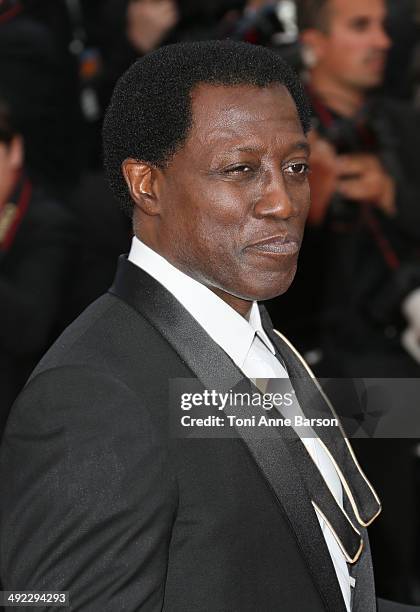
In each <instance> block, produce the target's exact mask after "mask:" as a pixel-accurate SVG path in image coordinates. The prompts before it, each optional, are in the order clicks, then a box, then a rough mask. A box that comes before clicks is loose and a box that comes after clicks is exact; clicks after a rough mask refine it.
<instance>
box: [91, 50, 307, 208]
mask: <svg viewBox="0 0 420 612" xmlns="http://www.w3.org/2000/svg"><path fill="white" fill-rule="evenodd" d="M201 83H208V84H214V85H232V86H234V85H251V86H256V87H266V86H268V85H270V84H271V83H279V84H282V85H284V86H285V87H287V89H288V90H289V92H290V94H291V96H292V97H293V99H294V101H295V103H296V107H297V111H298V114H299V117H300V121H301V123H302V128H303V130H304V132H305V133H306V132H307V131H308V130H309V128H310V113H309V108H308V104H307V101H306V97H305V94H304V92H303V88H302V85H301V83H300V81H299V79H298V77H297V76H296V74H295V73H294V71H293V70H292V68H291V67H290V66H289V65H288V64H287V63H286V62H285V61H284V60H283V59H282V58H281V57H280V56H279V55H277V54H276V53H274V52H273V51H270V50H269V49H266V48H264V47H260V46H257V45H251V44H247V43H240V42H233V41H230V40H224V41H215V40H212V41H203V42H192V43H178V44H175V45H168V46H165V47H162V48H160V49H158V50H157V51H153V52H152V53H150V54H148V55H146V56H144V57H143V58H141V59H139V60H137V61H136V62H135V63H134V64H133V65H132V66H131V67H130V68H129V69H128V70H127V72H125V74H123V76H122V77H121V78H120V80H119V81H118V83H117V85H116V87H115V90H114V93H113V95H112V99H111V102H110V105H109V107H108V110H107V112H106V115H105V120H104V125H103V143H104V162H105V170H106V173H107V177H108V180H109V183H110V186H111V189H112V191H113V194H114V195H115V196H116V197H117V199H118V200H119V202H120V204H121V206H122V208H123V210H124V211H125V212H127V213H128V214H129V215H130V216H131V215H132V212H133V202H132V200H131V198H130V195H129V192H128V188H127V186H126V183H125V180H124V177H123V174H122V171H121V164H122V162H123V161H124V160H125V159H127V158H128V157H132V158H134V159H138V160H141V161H144V162H146V163H150V164H151V165H154V166H156V167H164V166H165V165H166V164H167V163H168V162H169V161H170V159H171V156H173V154H174V153H175V152H176V151H177V149H179V147H180V146H182V144H183V143H184V142H185V140H186V138H187V136H188V131H189V128H190V126H191V121H192V111H191V92H192V90H193V89H194V87H196V86H197V85H199V84H201Z"/></svg>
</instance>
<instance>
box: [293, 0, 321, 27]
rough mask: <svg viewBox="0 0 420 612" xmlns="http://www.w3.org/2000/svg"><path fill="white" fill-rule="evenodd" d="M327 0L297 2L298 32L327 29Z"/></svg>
mask: <svg viewBox="0 0 420 612" xmlns="http://www.w3.org/2000/svg"><path fill="white" fill-rule="evenodd" d="M328 4H329V0H297V2H296V9H297V24H298V28H299V32H303V31H304V30H312V29H313V30H320V31H321V32H325V31H327V29H328V9H329V6H328Z"/></svg>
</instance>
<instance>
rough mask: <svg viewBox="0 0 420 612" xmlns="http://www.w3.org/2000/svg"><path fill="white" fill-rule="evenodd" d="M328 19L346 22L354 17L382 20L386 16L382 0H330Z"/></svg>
mask: <svg viewBox="0 0 420 612" xmlns="http://www.w3.org/2000/svg"><path fill="white" fill-rule="evenodd" d="M329 6H330V16H331V17H330V18H331V19H333V20H334V18H336V19H340V20H348V19H353V18H354V17H368V18H370V19H371V18H379V19H383V18H384V16H385V14H386V6H385V1H384V0H351V1H350V2H349V0H330V2H329Z"/></svg>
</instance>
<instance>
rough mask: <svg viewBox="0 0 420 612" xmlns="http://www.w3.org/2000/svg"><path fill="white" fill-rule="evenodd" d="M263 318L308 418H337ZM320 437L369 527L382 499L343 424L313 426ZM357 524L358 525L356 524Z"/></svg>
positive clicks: (361, 519) (310, 375) (291, 349)
mask: <svg viewBox="0 0 420 612" xmlns="http://www.w3.org/2000/svg"><path fill="white" fill-rule="evenodd" d="M260 312H261V318H262V321H263V324H264V329H265V330H266V332H267V334H268V335H269V337H270V339H271V340H272V342H273V344H274V345H275V347H276V349H277V351H278V352H279V354H280V355H281V357H282V359H283V360H284V362H285V365H286V369H287V371H288V373H289V376H290V378H291V380H292V382H293V386H295V388H296V394H297V395H298V399H299V400H300V402H301V406H302V407H303V410H304V412H306V414H307V415H308V416H313V417H323V416H328V417H331V416H334V417H336V418H337V419H338V416H337V414H336V413H335V411H334V408H333V407H332V406H331V404H330V403H329V400H328V398H327V397H326V396H325V394H324V393H323V391H322V389H321V387H319V385H318V383H317V381H316V378H315V377H314V375H313V373H312V372H311V371H310V370H309V367H308V366H307V365H306V364H305V362H304V360H303V358H302V357H301V356H300V355H299V353H298V352H297V351H296V349H294V347H292V345H291V344H290V343H289V342H288V341H287V340H286V338H284V337H282V336H281V334H279V333H278V332H277V333H275V332H274V330H273V327H272V324H271V320H270V317H269V315H268V313H267V311H266V309H265V308H264V306H260ZM314 430H315V431H316V434H317V436H318V437H319V438H320V440H321V441H322V442H323V443H324V445H325V447H326V450H327V451H328V449H331V451H332V455H331V453H329V454H330V456H331V457H332V459H333V460H334V457H337V458H339V460H340V461H339V463H340V465H338V463H336V462H335V461H334V463H335V465H336V469H337V472H338V473H339V475H340V480H341V482H342V485H343V487H344V489H345V491H346V493H347V495H348V497H349V499H350V502H351V505H352V509H353V512H354V514H355V516H356V518H357V523H359V525H361V526H362V527H367V526H369V525H370V524H371V523H372V522H373V521H374V520H375V519H376V518H377V516H379V514H380V512H381V503H380V500H379V498H378V496H377V494H376V492H375V490H374V488H373V487H372V485H371V483H370V482H369V480H368V479H367V478H366V476H365V474H364V473H363V471H362V469H361V467H360V466H359V464H358V462H357V460H356V457H355V455H354V452H353V449H352V447H351V444H350V442H349V441H348V440H347V439H346V438H345V433H344V431H343V430H342V427H341V425H339V426H338V427H337V428H332V427H327V428H324V427H318V428H317V427H314ZM357 523H356V524H357Z"/></svg>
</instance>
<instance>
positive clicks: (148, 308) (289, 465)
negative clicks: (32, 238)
mask: <svg viewBox="0 0 420 612" xmlns="http://www.w3.org/2000/svg"><path fill="white" fill-rule="evenodd" d="M110 293H112V294H113V295H115V296H117V297H119V298H120V299H122V300H124V301H125V302H127V303H128V304H129V305H131V306H132V307H133V308H134V309H135V310H137V311H138V312H139V313H141V314H142V315H143V316H144V317H145V318H146V319H147V320H148V321H149V323H150V324H151V325H152V326H153V327H154V328H155V329H156V330H157V331H159V333H160V334H161V335H162V336H163V337H164V338H165V339H166V340H167V342H168V343H169V344H170V345H171V346H172V347H173V348H174V349H175V351H176V352H177V353H178V355H179V357H180V359H181V360H182V361H183V362H184V363H185V364H186V365H187V367H188V368H189V369H190V370H191V371H192V372H193V374H194V375H195V376H196V377H197V378H198V379H199V380H200V382H201V383H202V384H203V385H204V387H205V388H207V389H214V390H216V391H220V392H227V391H229V390H230V389H232V390H235V391H239V392H244V391H245V390H248V391H252V392H255V393H258V390H257V389H256V388H255V387H253V386H251V384H250V381H249V380H248V379H246V378H244V376H243V374H242V372H241V371H240V370H239V369H238V368H237V367H236V365H235V364H234V363H233V361H232V360H231V359H230V357H229V356H228V355H227V354H226V353H225V352H224V351H223V350H222V349H221V348H220V347H219V346H218V345H217V344H216V343H215V342H214V341H213V340H212V339H211V338H210V336H209V335H208V334H207V333H206V332H205V330H204V329H203V328H202V327H201V326H200V325H199V324H198V323H197V321H196V320H195V319H194V318H193V317H192V316H191V315H190V314H189V313H188V312H187V311H186V309H185V308H184V307H183V306H182V305H181V304H180V302H178V300H176V299H175V298H174V296H173V295H172V294H171V293H170V292H168V291H167V290H166V289H165V288H164V287H163V286H162V285H160V284H159V283H158V282H157V281H156V280H155V279H153V278H152V277H151V276H149V275H148V274H147V273H146V272H144V271H142V270H141V269H140V268H138V267H137V266H135V265H134V264H132V263H131V262H129V261H128V260H127V258H126V257H125V256H123V257H121V258H120V261H119V266H118V269H117V274H116V278H115V281H114V284H113V286H112V287H111V289H110ZM225 412H226V414H237V412H238V411H237V409H236V410H235V408H234V407H231V406H227V407H226V409H225ZM263 414H266V413H265V411H264V410H263V409H262V408H259V407H257V406H251V405H248V406H241V416H242V415H243V416H244V417H247V416H252V415H255V416H256V418H258V417H259V416H261V415H263ZM285 429H286V430H287V429H288V428H285ZM255 431H256V428H254V427H249V428H238V433H239V435H240V436H241V438H242V440H243V442H244V443H245V445H246V447H247V449H248V451H249V452H250V454H251V455H252V457H253V458H254V460H255V461H256V463H257V465H258V466H259V468H260V470H261V473H262V476H263V477H264V479H265V480H266V482H267V483H268V485H269V488H270V489H271V491H272V493H273V495H274V497H275V499H276V501H277V503H278V506H279V509H280V511H281V512H282V514H283V516H284V517H285V519H286V521H287V522H288V524H289V526H290V529H291V531H292V532H293V534H294V536H295V539H296V542H297V545H298V547H299V549H300V551H301V554H302V556H303V558H304V559H305V562H306V565H307V567H308V570H309V572H310V574H311V576H312V579H313V581H314V584H315V587H316V588H317V590H318V592H319V595H320V598H321V600H322V601H323V603H324V606H325V610H327V611H328V612H346V608H345V604H344V601H343V598H342V594H341V590H340V587H339V584H338V581H337V577H336V574H335V570H334V567H333V564H332V561H331V557H330V554H329V552H328V549H327V546H326V543H325V539H324V537H323V535H322V532H321V529H320V526H319V522H318V519H317V517H316V514H315V512H314V509H313V507H312V503H311V499H310V497H309V495H308V491H307V489H306V487H305V485H304V483H303V481H302V479H301V476H300V474H299V472H298V470H297V468H296V466H295V464H294V461H293V459H292V457H291V455H290V453H289V450H288V448H287V444H286V440H285V439H284V437H283V433H282V431H280V429H278V428H275V427H264V438H262V437H261V436H258V435H256V433H255ZM279 571H280V568H279Z"/></svg>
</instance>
